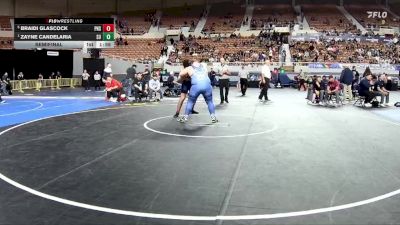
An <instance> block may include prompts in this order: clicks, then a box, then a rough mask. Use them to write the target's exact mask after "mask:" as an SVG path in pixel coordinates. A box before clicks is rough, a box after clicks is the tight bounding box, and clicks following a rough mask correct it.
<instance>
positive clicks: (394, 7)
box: [389, 2, 400, 16]
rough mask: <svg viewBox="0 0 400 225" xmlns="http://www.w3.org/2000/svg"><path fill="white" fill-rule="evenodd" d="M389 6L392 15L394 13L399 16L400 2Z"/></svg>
mask: <svg viewBox="0 0 400 225" xmlns="http://www.w3.org/2000/svg"><path fill="white" fill-rule="evenodd" d="M389 6H390V10H392V11H393V12H394V13H396V14H397V15H398V16H400V2H399V3H393V4H390V5H389Z"/></svg>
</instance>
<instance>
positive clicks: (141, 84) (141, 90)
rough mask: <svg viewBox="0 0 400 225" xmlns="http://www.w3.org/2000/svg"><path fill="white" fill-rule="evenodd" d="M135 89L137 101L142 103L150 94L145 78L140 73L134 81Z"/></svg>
mask: <svg viewBox="0 0 400 225" xmlns="http://www.w3.org/2000/svg"><path fill="white" fill-rule="evenodd" d="M133 87H134V91H135V101H136V102H141V101H142V98H146V97H147V94H148V85H147V82H146V81H145V80H144V77H143V75H142V74H141V73H139V74H138V75H137V76H136V78H135V79H134V80H133Z"/></svg>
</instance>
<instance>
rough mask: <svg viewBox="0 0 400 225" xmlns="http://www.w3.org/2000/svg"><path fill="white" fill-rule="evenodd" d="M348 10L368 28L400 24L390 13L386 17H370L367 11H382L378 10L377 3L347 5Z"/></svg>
mask: <svg viewBox="0 0 400 225" xmlns="http://www.w3.org/2000/svg"><path fill="white" fill-rule="evenodd" d="M345 8H346V10H347V11H348V12H349V13H350V14H351V15H352V16H353V17H354V18H356V19H357V21H358V22H359V23H360V24H361V25H363V26H364V27H365V28H366V29H369V28H379V27H380V26H397V27H398V26H399V25H400V22H399V21H398V20H397V19H396V18H395V17H393V16H392V15H391V14H390V13H388V15H387V18H386V19H380V18H368V14H367V11H372V12H376V11H381V12H383V10H377V6H376V5H345Z"/></svg>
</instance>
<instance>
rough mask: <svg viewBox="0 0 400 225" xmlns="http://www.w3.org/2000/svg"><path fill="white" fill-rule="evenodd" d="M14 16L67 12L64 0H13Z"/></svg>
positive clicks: (61, 13) (64, 13)
mask: <svg viewBox="0 0 400 225" xmlns="http://www.w3.org/2000/svg"><path fill="white" fill-rule="evenodd" d="M15 2H16V3H15V4H16V5H15V8H16V10H15V12H16V17H24V16H45V15H57V16H60V15H63V16H66V13H67V1H66V0H34V1H32V0H15Z"/></svg>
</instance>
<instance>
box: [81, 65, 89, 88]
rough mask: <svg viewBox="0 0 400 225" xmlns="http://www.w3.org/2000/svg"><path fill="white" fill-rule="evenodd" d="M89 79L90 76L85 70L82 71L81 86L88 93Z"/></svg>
mask: <svg viewBox="0 0 400 225" xmlns="http://www.w3.org/2000/svg"><path fill="white" fill-rule="evenodd" d="M89 77H90V74H89V73H88V72H87V71H86V70H83V73H82V86H83V87H85V91H90V87H89Z"/></svg>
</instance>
